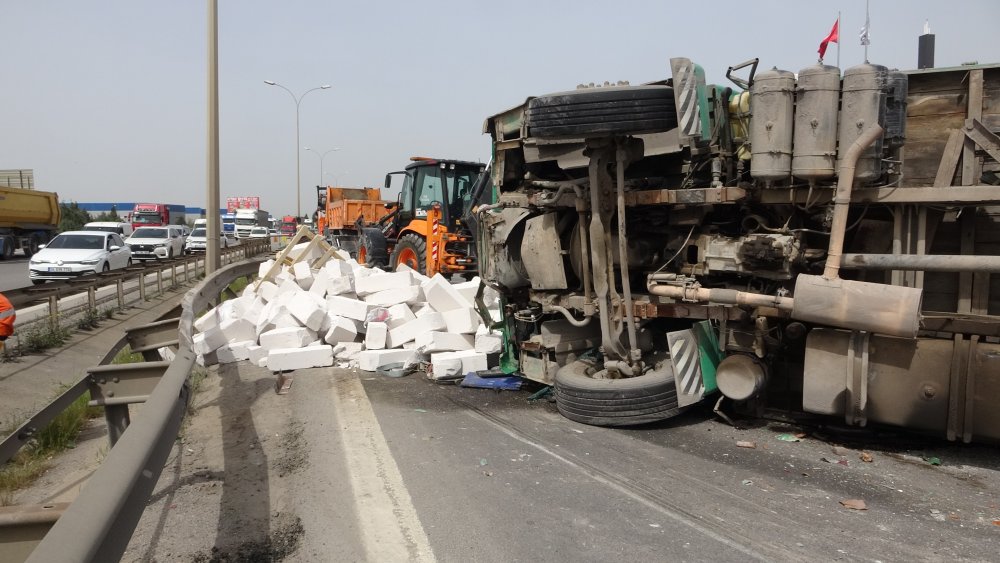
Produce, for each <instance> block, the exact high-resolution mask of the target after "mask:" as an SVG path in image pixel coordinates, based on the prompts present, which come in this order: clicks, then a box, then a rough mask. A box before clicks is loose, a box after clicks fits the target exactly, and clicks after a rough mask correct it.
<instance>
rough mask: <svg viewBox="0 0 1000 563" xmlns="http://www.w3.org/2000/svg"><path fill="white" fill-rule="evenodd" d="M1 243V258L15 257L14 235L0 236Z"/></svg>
mask: <svg viewBox="0 0 1000 563" xmlns="http://www.w3.org/2000/svg"><path fill="white" fill-rule="evenodd" d="M0 243H2V244H3V248H2V249H0V260H10V259H11V258H13V257H14V246H15V245H16V243H15V242H14V237H3V238H0Z"/></svg>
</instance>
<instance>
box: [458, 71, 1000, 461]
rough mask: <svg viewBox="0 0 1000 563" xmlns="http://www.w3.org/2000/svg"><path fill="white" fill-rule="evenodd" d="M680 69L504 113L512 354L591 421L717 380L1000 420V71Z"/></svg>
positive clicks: (959, 421)
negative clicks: (708, 75) (997, 279)
mask: <svg viewBox="0 0 1000 563" xmlns="http://www.w3.org/2000/svg"><path fill="white" fill-rule="evenodd" d="M751 64H752V67H753V70H751V71H750V75H749V77H748V78H746V79H742V78H737V77H735V76H733V73H734V71H737V70H739V69H740V68H742V67H749V66H751ZM671 70H672V77H671V79H669V80H663V81H660V82H656V83H651V84H646V85H642V86H627V85H624V86H622V85H619V86H610V85H609V86H606V87H598V88H582V89H578V90H576V91H571V92H563V93H557V94H550V95H547V96H540V97H536V98H529V100H528V101H527V102H526V103H525V104H523V105H521V106H518V107H515V108H513V109H511V110H508V111H506V112H503V113H500V114H498V115H495V116H493V117H491V118H489V119H488V120H487V123H486V130H487V131H488V132H489V133H490V134H491V135H492V136H493V140H494V161H493V166H492V169H491V179H492V181H493V184H494V190H495V195H496V199H495V201H496V203H494V204H490V205H483V206H480V207H479V209H478V210H477V218H478V220H479V223H480V237H479V245H480V249H479V253H480V256H481V257H483V259H482V260H481V264H482V266H481V274H482V277H483V279H484V282H485V283H486V284H488V285H489V286H491V287H492V288H494V289H496V290H497V291H499V292H500V294H501V296H502V299H503V303H504V311H503V312H504V319H503V321H502V322H501V325H502V328H503V329H504V332H505V335H506V338H507V345H506V348H505V353H506V366H507V369H508V370H511V371H513V370H517V371H520V372H521V373H523V374H524V375H525V376H526V377H528V378H531V379H534V380H537V381H540V382H543V383H546V384H554V386H555V395H556V400H557V405H558V406H559V410H560V411H561V412H562V413H563V414H564V415H566V416H567V417H569V418H572V419H574V420H578V421H581V422H585V423H590V424H598V425H609V426H615V425H630V424H639V423H644V422H651V421H655V420H661V419H664V418H668V417H670V416H673V415H675V414H677V413H679V412H681V411H682V410H683V409H684V408H686V407H688V406H690V405H693V404H696V403H699V402H702V401H703V400H706V399H709V398H713V400H714V397H710V396H711V395H712V394H713V393H714V392H715V391H716V390H718V391H720V392H721V393H720V396H721V397H724V398H726V399H728V400H729V401H730V402H731V403H732V404H733V405H734V406H735V407H736V408H738V409H744V410H746V411H749V412H759V411H760V409H762V408H781V409H784V410H789V411H795V412H807V413H814V414H823V415H833V416H837V417H840V418H841V419H842V420H843V421H844V422H846V423H847V424H850V425H861V426H863V425H865V424H867V423H868V422H873V423H886V424H894V425H900V426H904V427H908V428H912V429H916V430H922V431H929V432H932V433H937V434H941V435H945V436H947V437H948V438H949V439H962V440H965V441H970V440H972V439H973V438H975V439H977V440H978V439H986V440H996V439H998V438H1000V410H998V409H996V408H995V407H996V403H997V401H998V400H1000V344H998V342H1000V340H998V337H1000V323H998V321H1000V317H997V316H995V315H997V314H1000V301H996V300H995V299H991V291H990V289H991V285H992V284H991V281H992V279H991V278H992V276H991V273H992V272H998V271H1000V258H998V257H997V256H996V255H997V254H998V253H997V252H996V250H997V249H996V242H995V241H996V240H998V239H1000V237H998V236H997V235H1000V229H998V228H997V227H996V224H995V222H994V216H995V215H994V213H993V212H994V211H995V209H996V208H994V207H992V206H994V205H996V204H997V203H998V202H1000V187H997V186H998V184H1000V181H998V179H997V176H996V171H997V169H998V165H997V162H998V161H1000V139H998V137H997V135H996V133H995V131H997V130H998V129H1000V114H998V113H997V109H996V108H997V107H1000V106H998V104H997V103H996V102H997V101H1000V68H998V67H997V66H995V65H993V66H984V65H977V66H971V67H968V68H965V67H962V68H957V69H944V70H934V71H914V72H908V73H904V72H899V71H892V70H889V69H886V68H885V67H882V66H879V65H871V64H864V65H859V66H856V67H852V68H850V69H847V70H846V71H845V72H844V73H843V75H841V71H840V70H839V69H837V68H836V67H830V66H823V65H816V66H813V67H808V68H806V69H802V70H801V71H800V72H799V73H798V75H793V74H792V73H790V72H786V71H780V70H777V69H774V70H770V71H765V72H760V73H756V72H755V70H756V61H751V62H748V63H745V64H744V65H740V66H738V67H736V68H731V69H730V73H729V74H728V75H727V76H730V78H731V79H732V80H733V82H734V83H735V84H736V86H737V88H735V89H734V88H729V87H723V86H718V85H711V84H706V83H705V80H704V71H703V70H702V69H701V68H700V67H698V66H697V65H695V64H694V63H692V62H691V61H690V60H688V59H683V58H678V59H672V60H671ZM993 293H996V292H993ZM719 402H720V403H721V402H722V400H721V399H720V400H719Z"/></svg>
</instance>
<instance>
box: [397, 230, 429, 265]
mask: <svg viewBox="0 0 1000 563" xmlns="http://www.w3.org/2000/svg"><path fill="white" fill-rule="evenodd" d="M389 264H392V267H393V268H394V269H395V267H396V266H399V265H400V264H406V265H407V266H409V268H410V269H411V270H415V271H417V272H420V273H421V274H426V273H427V241H425V240H424V239H423V238H421V237H420V236H419V235H415V234H413V233H409V234H405V235H403V236H401V237H399V240H398V241H397V242H396V248H394V249H392V258H391V259H390V260H389Z"/></svg>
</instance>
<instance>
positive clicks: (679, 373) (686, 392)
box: [667, 329, 705, 407]
mask: <svg viewBox="0 0 1000 563" xmlns="http://www.w3.org/2000/svg"><path fill="white" fill-rule="evenodd" d="M667 348H668V349H669V350H670V362H671V363H672V364H673V366H674V382H675V383H676V384H677V406H680V407H686V406H688V405H693V404H695V403H697V402H698V401H701V399H702V397H704V396H705V384H704V382H703V381H702V378H701V357H700V354H699V353H698V337H697V335H696V334H695V332H694V331H693V330H691V329H687V330H676V331H674V332H668V333H667Z"/></svg>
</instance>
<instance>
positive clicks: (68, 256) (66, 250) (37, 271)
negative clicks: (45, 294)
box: [28, 231, 132, 284]
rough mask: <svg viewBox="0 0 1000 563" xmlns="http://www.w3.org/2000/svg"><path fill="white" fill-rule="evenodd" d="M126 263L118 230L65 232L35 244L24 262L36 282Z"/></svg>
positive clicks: (126, 249) (125, 250)
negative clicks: (35, 247)
mask: <svg viewBox="0 0 1000 563" xmlns="http://www.w3.org/2000/svg"><path fill="white" fill-rule="evenodd" d="M130 265H132V253H131V252H130V251H129V247H128V246H127V245H126V244H125V242H124V241H123V240H122V237H121V236H120V235H118V233H108V232H105V231H67V232H65V233H62V234H60V235H58V236H56V237H55V238H54V239H52V240H51V241H49V243H48V244H45V245H40V246H39V251H38V252H37V253H36V254H35V255H34V256H32V257H31V260H29V261H28V277H29V278H30V279H31V282H32V283H34V284H40V283H45V282H46V281H47V280H65V279H68V278H75V277H77V276H82V275H86V274H93V273H96V272H107V271H110V270H116V269H119V268H124V267H126V266H130Z"/></svg>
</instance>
